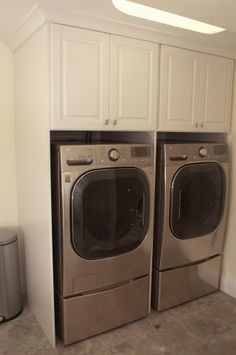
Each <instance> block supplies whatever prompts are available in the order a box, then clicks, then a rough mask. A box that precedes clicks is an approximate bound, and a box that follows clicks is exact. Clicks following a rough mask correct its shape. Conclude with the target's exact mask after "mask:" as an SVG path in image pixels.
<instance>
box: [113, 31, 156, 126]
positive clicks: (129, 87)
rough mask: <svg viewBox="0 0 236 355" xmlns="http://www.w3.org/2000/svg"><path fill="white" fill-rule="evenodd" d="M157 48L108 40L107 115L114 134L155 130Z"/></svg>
mask: <svg viewBox="0 0 236 355" xmlns="http://www.w3.org/2000/svg"><path fill="white" fill-rule="evenodd" d="M158 51H159V45H158V44H155V43H152V42H146V41H142V40H136V39H131V38H126V37H119V36H111V49H110V58H111V61H110V66H111V76H110V95H111V97H110V100H111V101H110V113H111V127H112V128H115V129H117V130H133V131H135V130H143V131H147V130H153V129H156V126H157V104H158V67H159V63H158V58H159V57H158V53H159V52H158Z"/></svg>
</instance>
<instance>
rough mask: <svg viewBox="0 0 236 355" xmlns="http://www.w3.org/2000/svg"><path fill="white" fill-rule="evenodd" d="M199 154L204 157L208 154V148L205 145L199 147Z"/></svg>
mask: <svg viewBox="0 0 236 355" xmlns="http://www.w3.org/2000/svg"><path fill="white" fill-rule="evenodd" d="M198 154H199V156H200V157H201V158H204V157H205V156H206V155H207V149H206V148H205V147H201V148H199V150H198Z"/></svg>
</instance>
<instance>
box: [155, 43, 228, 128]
mask: <svg viewBox="0 0 236 355" xmlns="http://www.w3.org/2000/svg"><path fill="white" fill-rule="evenodd" d="M232 83H233V60H230V59H226V58H221V57H217V56H213V55H207V54H202V53H198V52H193V51H189V50H185V49H180V48H175V47H170V46H164V45H163V46H162V48H161V69H160V116H159V126H158V130H160V131H176V132H177V131H181V132H227V131H229V129H230V118H231V99H232Z"/></svg>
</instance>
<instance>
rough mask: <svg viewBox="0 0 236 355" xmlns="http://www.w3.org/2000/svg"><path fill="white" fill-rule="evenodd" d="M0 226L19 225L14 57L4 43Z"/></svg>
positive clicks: (1, 49) (0, 48) (0, 93)
mask: <svg viewBox="0 0 236 355" xmlns="http://www.w3.org/2000/svg"><path fill="white" fill-rule="evenodd" d="M0 167H1V168H0V171H1V173H0V226H14V225H17V193H16V170H15V146H14V103H13V60H12V53H11V52H10V50H9V49H8V48H7V47H5V46H4V45H3V44H1V43H0Z"/></svg>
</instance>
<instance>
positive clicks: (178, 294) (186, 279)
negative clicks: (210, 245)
mask: <svg viewBox="0 0 236 355" xmlns="http://www.w3.org/2000/svg"><path fill="white" fill-rule="evenodd" d="M220 259H221V257H220V256H215V257H213V258H211V259H208V260H205V261H202V262H200V263H198V264H194V265H190V266H185V267H180V268H177V269H171V270H167V271H158V270H155V269H153V285H152V307H153V308H154V309H156V310H158V311H163V310H164V309H168V308H170V307H173V306H176V305H178V304H181V303H184V302H187V301H190V300H193V299H195V298H198V297H200V296H203V295H205V294H208V293H211V292H213V291H215V290H217V289H218V287H219V275H220Z"/></svg>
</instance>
